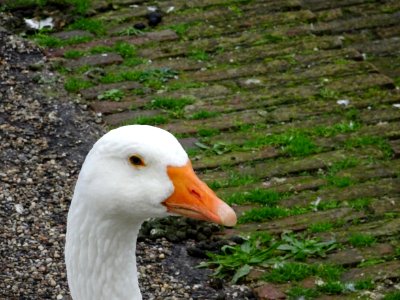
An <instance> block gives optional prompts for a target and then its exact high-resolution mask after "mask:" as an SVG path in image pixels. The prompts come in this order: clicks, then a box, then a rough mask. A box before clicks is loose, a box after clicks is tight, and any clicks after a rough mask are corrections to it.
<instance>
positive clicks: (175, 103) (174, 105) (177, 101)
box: [148, 97, 194, 111]
mask: <svg viewBox="0 0 400 300" xmlns="http://www.w3.org/2000/svg"><path fill="white" fill-rule="evenodd" d="M193 102H194V100H193V99H192V98H189V97H182V98H172V97H156V98H154V99H152V100H151V102H150V104H149V105H148V108H153V109H154V108H162V109H166V110H171V111H178V110H181V109H183V108H184V107H185V106H186V105H189V104H192V103H193Z"/></svg>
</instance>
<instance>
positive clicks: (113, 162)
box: [65, 125, 236, 300]
mask: <svg viewBox="0 0 400 300" xmlns="http://www.w3.org/2000/svg"><path fill="white" fill-rule="evenodd" d="M168 214H179V215H183V216H188V217H191V218H196V219H201V220H208V221H212V222H216V223H219V224H223V225H227V226H233V225H235V224H236V215H235V213H234V211H233V210H232V209H231V208H230V207H229V206H228V205H227V204H225V203H224V202H223V201H222V200H220V199H219V198H218V197H217V196H216V195H215V194H214V192H213V191H211V189H210V188H208V187H207V185H206V184H205V183H203V182H202V181H201V180H200V179H199V178H198V177H197V176H196V175H195V173H194V171H193V168H192V166H191V163H190V160H189V158H188V156H187V154H186V152H185V151H184V150H183V148H182V146H181V145H180V144H179V142H178V141H177V140H176V138H175V137H174V136H173V135H172V134H170V133H169V132H167V131H165V130H162V129H159V128H156V127H151V126H141V125H132V126H125V127H120V128H118V129H115V130H112V131H110V132H109V133H107V134H106V135H104V136H103V137H102V138H101V139H99V140H98V141H97V142H96V143H95V145H94V146H93V148H92V150H91V151H90V152H89V154H88V155H87V157H86V160H85V162H84V164H83V166H82V170H81V172H80V174H79V178H78V181H77V183H76V187H75V192H74V196H73V199H72V203H71V207H70V210H69V213H68V222H67V236H66V249H65V260H66V265H67V275H68V284H69V288H70V291H71V295H72V298H73V299H74V300H91V299H97V300H101V299H106V300H118V299H123V300H129V299H131V300H140V299H142V296H141V293H140V290H139V284H138V278H137V269H136V256H135V249H136V238H137V234H138V231H139V228H140V226H141V224H142V222H143V221H145V220H146V219H147V218H149V217H163V216H166V215H168Z"/></svg>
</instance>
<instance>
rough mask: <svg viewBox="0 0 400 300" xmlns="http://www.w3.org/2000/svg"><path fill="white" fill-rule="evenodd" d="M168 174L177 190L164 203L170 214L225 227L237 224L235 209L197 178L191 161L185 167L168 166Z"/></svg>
mask: <svg viewBox="0 0 400 300" xmlns="http://www.w3.org/2000/svg"><path fill="white" fill-rule="evenodd" d="M167 173H168V176H169V178H170V179H171V181H172V183H173V185H174V188H175V189H174V192H173V194H172V195H171V196H170V197H168V199H167V200H165V201H164V202H163V205H165V206H166V207H167V211H168V212H170V213H173V214H178V215H182V216H186V217H189V218H193V219H199V220H204V221H210V222H214V223H217V224H221V225H225V226H234V225H235V224H236V214H235V212H234V211H233V209H232V208H231V207H230V206H229V205H227V204H226V203H225V202H224V201H222V200H221V199H219V198H218V197H217V195H215V193H214V192H213V191H212V190H211V189H210V188H209V187H208V186H207V185H206V184H205V183H204V182H203V181H201V180H200V179H199V178H198V177H197V175H196V174H195V173H194V170H193V167H192V164H191V162H190V161H189V162H188V163H187V164H186V165H185V166H183V167H170V166H168V167H167Z"/></svg>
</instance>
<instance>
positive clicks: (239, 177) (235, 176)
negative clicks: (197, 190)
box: [208, 172, 257, 189]
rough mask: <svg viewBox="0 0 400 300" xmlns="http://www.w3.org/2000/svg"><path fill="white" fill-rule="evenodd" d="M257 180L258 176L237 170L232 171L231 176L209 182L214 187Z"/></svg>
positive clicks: (238, 184) (244, 183) (232, 185)
mask: <svg viewBox="0 0 400 300" xmlns="http://www.w3.org/2000/svg"><path fill="white" fill-rule="evenodd" d="M256 181H257V178H256V177H254V176H250V175H244V174H240V173H236V172H230V173H229V177H228V178H227V179H225V180H215V181H211V182H208V185H209V186H210V188H212V189H219V188H226V187H234V186H241V185H246V184H251V183H254V182H256Z"/></svg>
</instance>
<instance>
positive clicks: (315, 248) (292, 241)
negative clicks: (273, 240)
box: [277, 233, 337, 260]
mask: <svg viewBox="0 0 400 300" xmlns="http://www.w3.org/2000/svg"><path fill="white" fill-rule="evenodd" d="M281 238H282V242H283V243H282V244H281V245H279V247H278V248H277V249H278V250H281V251H284V252H287V254H286V257H287V258H289V257H292V258H294V259H296V260H304V259H306V258H307V257H312V256H319V257H325V256H326V253H327V252H329V251H332V250H333V249H335V248H336V247H337V244H336V241H335V240H330V241H327V242H321V241H319V240H317V239H313V238H306V237H305V236H304V235H299V238H298V237H297V236H296V235H294V234H292V233H284V234H282V237H281Z"/></svg>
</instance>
